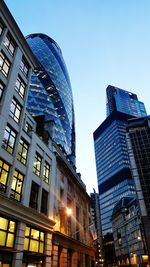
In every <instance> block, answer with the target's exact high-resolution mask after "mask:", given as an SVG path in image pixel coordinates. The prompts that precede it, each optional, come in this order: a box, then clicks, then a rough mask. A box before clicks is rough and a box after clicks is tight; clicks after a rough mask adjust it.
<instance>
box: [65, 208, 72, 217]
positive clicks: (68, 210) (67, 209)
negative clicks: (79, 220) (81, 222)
mask: <svg viewBox="0 0 150 267" xmlns="http://www.w3.org/2000/svg"><path fill="white" fill-rule="evenodd" d="M66 214H67V215H68V216H70V215H72V209H70V208H66Z"/></svg>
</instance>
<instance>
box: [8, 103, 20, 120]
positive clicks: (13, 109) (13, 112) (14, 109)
mask: <svg viewBox="0 0 150 267" xmlns="http://www.w3.org/2000/svg"><path fill="white" fill-rule="evenodd" d="M21 110H22V106H21V105H20V103H19V102H18V101H17V100H16V98H13V99H12V102H11V104H10V110H9V115H10V117H11V118H12V119H13V120H14V121H15V122H17V123H19V121H20V117H21ZM17 114H19V115H17Z"/></svg>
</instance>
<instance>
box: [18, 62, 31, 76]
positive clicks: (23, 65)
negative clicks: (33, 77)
mask: <svg viewBox="0 0 150 267" xmlns="http://www.w3.org/2000/svg"><path fill="white" fill-rule="evenodd" d="M20 70H21V72H22V73H23V74H24V75H25V77H28V73H29V65H28V63H27V62H26V60H25V59H24V58H22V60H21V63H20Z"/></svg>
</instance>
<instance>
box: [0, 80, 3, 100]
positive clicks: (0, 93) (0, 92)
mask: <svg viewBox="0 0 150 267" xmlns="http://www.w3.org/2000/svg"><path fill="white" fill-rule="evenodd" d="M3 92H4V84H3V83H2V82H1V81H0V100H1V99H2V95H3Z"/></svg>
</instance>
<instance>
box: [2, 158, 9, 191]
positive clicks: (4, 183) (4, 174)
mask: <svg viewBox="0 0 150 267" xmlns="http://www.w3.org/2000/svg"><path fill="white" fill-rule="evenodd" d="M9 170H10V167H9V165H8V164H7V163H6V162H4V161H3V160H1V159H0V192H4V193H5V192H6V188H7V180H8V175H9Z"/></svg>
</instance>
